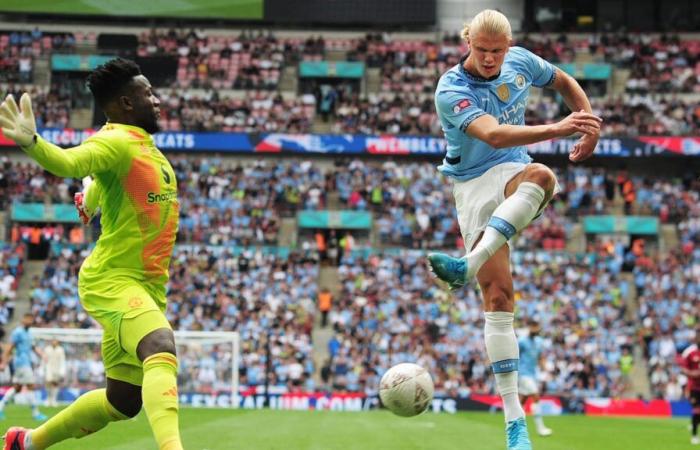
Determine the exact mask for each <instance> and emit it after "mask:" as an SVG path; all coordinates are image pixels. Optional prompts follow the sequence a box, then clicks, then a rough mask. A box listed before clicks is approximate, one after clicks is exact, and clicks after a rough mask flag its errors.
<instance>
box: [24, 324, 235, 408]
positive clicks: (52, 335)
mask: <svg viewBox="0 0 700 450" xmlns="http://www.w3.org/2000/svg"><path fill="white" fill-rule="evenodd" d="M31 334H32V336H33V338H34V345H36V346H37V347H39V348H40V349H42V348H44V347H46V346H48V345H51V342H52V341H53V340H57V341H58V342H59V344H60V345H61V346H62V347H63V349H64V351H65V354H66V375H65V378H64V380H63V382H62V388H61V391H60V394H59V401H66V402H70V401H72V400H74V399H75V398H77V397H78V396H79V395H80V394H81V393H83V392H85V391H88V390H91V389H95V388H97V387H101V386H104V385H105V376H104V365H103V364H102V356H101V354H100V344H101V342H102V330H101V329H76V328H32V329H31ZM175 344H176V345H177V356H178V362H179V370H178V380H177V381H178V390H179V392H180V403H181V404H183V405H190V406H206V407H226V408H237V407H238V404H239V400H238V395H237V393H238V361H239V335H238V333H236V332H224V331H221V332H218V331H211V332H209V331H175ZM37 369H38V370H37V373H36V376H37V381H38V382H39V383H40V384H41V382H42V381H43V380H44V367H43V363H39V364H38V366H37Z"/></svg>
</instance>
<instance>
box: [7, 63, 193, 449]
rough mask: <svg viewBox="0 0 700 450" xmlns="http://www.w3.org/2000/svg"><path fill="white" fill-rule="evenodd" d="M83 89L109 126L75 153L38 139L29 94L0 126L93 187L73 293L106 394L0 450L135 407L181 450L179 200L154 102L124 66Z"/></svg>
mask: <svg viewBox="0 0 700 450" xmlns="http://www.w3.org/2000/svg"><path fill="white" fill-rule="evenodd" d="M87 83H88V87H89V88H90V90H91V91H92V93H93V96H94V97H95V102H96V103H97V105H99V107H100V108H101V109H102V110H103V111H104V113H105V115H106V116H107V118H108V122H107V124H106V125H105V126H104V127H102V129H100V131H99V132H97V133H96V134H95V135H93V136H91V137H90V138H88V139H87V140H86V141H85V142H83V144H82V145H80V146H78V147H75V148H71V149H68V150H62V149H60V148H59V147H56V146H54V145H52V144H50V143H48V142H46V141H44V140H43V139H42V138H41V137H39V136H37V134H36V125H35V121H34V115H33V113H32V104H31V100H30V98H29V95H27V94H24V95H22V98H21V99H20V107H19V108H18V107H17V104H16V103H15V100H14V98H13V97H12V96H11V95H9V96H8V97H7V99H6V100H5V101H4V102H3V103H2V105H0V126H1V127H2V131H3V133H4V135H5V136H6V137H8V138H10V139H12V140H14V141H15V142H16V143H17V144H18V145H19V146H20V147H21V148H22V149H23V150H24V151H25V152H26V153H27V154H28V155H29V156H31V157H32V158H33V159H35V160H36V161H37V162H38V163H39V164H41V165H42V166H43V167H44V168H45V169H47V170H48V171H49V172H52V173H53V174H55V175H57V176H59V177H71V178H83V177H85V176H87V175H92V176H93V177H94V179H95V181H96V183H99V187H100V192H99V206H100V207H101V211H102V220H101V224H102V235H101V236H100V238H99V240H98V241H97V245H96V246H95V249H94V250H93V252H92V253H91V254H90V256H89V257H88V258H87V259H86V260H85V262H84V263H83V265H82V267H81V269H80V278H79V283H78V288H79V293H80V300H81V303H82V305H83V307H84V308H85V310H86V311H87V312H88V313H89V314H90V315H91V316H92V317H93V318H95V319H96V320H97V321H98V322H99V323H100V324H101V325H102V327H103V328H104V338H103V341H102V358H103V360H104V366H105V372H106V377H107V387H106V389H97V390H94V391H90V392H88V393H86V394H84V395H82V396H81V397H80V398H78V399H77V400H76V401H75V402H74V403H72V404H71V405H70V406H69V407H68V408H66V409H64V410H63V411H61V412H60V413H58V414H57V415H56V416H54V417H52V418H51V419H50V420H49V421H47V422H46V423H44V424H43V425H41V426H40V427H38V428H36V429H34V430H26V429H23V428H17V427H14V428H10V429H9V430H8V431H7V433H6V434H5V447H4V448H5V450H42V449H45V448H48V447H50V446H52V445H53V444H55V443H57V442H60V441H63V440H66V439H70V438H78V439H79V438H82V437H84V436H86V435H88V434H91V433H94V432H96V431H98V430H100V429H102V428H104V427H105V426H106V425H107V424H108V423H109V422H114V421H117V420H125V419H128V418H130V417H134V416H136V415H137V414H138V412H139V411H140V410H141V407H142V406H143V407H144V408H145V410H146V415H147V416H148V420H149V422H150V425H151V429H152V430H153V434H154V435H155V439H156V441H157V442H158V448H159V449H160V450H180V449H182V443H181V442H180V435H179V430H178V396H177V384H176V375H177V358H176V356H175V338H174V335H173V331H172V329H171V327H170V324H169V323H168V321H167V319H166V318H165V305H166V299H165V284H166V282H167V281H168V266H169V264H170V257H171V254H172V250H173V246H174V244H175V236H176V233H177V227H178V201H177V185H176V179H175V173H174V172H173V169H172V167H171V165H170V163H169V162H168V160H167V159H165V157H164V156H163V154H162V153H161V152H160V151H159V150H158V149H157V148H156V147H155V145H154V142H153V137H152V136H151V133H155V132H156V131H157V130H158V116H159V106H160V101H159V100H158V98H156V96H155V94H154V93H153V90H152V88H151V84H150V83H149V81H148V79H147V78H146V77H144V76H143V75H141V71H140V69H139V67H138V66H137V65H136V64H135V63H133V62H131V61H128V60H124V59H114V60H111V61H109V62H107V63H106V64H104V65H102V66H100V67H98V68H96V69H95V70H94V71H93V72H92V73H91V74H90V75H89V76H88V79H87ZM79 200H80V199H76V203H79ZM78 206H80V205H78ZM79 210H80V207H79ZM82 214H83V212H81V216H82ZM83 219H85V218H83Z"/></svg>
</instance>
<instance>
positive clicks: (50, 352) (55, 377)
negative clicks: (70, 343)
mask: <svg viewBox="0 0 700 450" xmlns="http://www.w3.org/2000/svg"><path fill="white" fill-rule="evenodd" d="M42 359H43V360H44V371H45V378H46V393H47V399H46V406H58V389H59V388H60V386H61V382H62V381H63V379H64V378H65V377H66V352H65V350H63V347H62V346H61V345H60V344H59V343H58V341H57V340H56V339H54V340H53V341H51V345H49V346H47V347H46V348H44V351H43V358H42Z"/></svg>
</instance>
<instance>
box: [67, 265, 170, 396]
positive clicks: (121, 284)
mask: <svg viewBox="0 0 700 450" xmlns="http://www.w3.org/2000/svg"><path fill="white" fill-rule="evenodd" d="M79 291H80V302H81V304H82V305H83V308H85V310H86V311H87V313H88V314H90V316H91V317H92V318H93V319H95V320H96V321H97V322H99V324H100V325H102V328H103V329H104V335H103V337H102V361H103V362H104V366H105V373H106V375H107V378H111V379H114V380H119V381H124V382H127V383H130V384H133V385H136V386H141V383H142V380H143V368H142V363H141V361H139V359H138V357H137V355H136V348H137V347H138V344H139V342H141V339H143V338H144V336H146V335H148V334H149V333H151V332H153V331H155V330H158V329H160V328H167V329H169V330H171V329H172V328H171V327H170V323H168V319H167V318H166V317H165V304H166V303H165V295H164V294H162V293H161V292H157V290H156V289H154V288H151V287H149V286H148V285H147V284H142V283H139V282H137V281H134V280H133V279H125V278H124V277H119V278H111V277H104V278H103V279H101V280H99V281H97V282H95V281H90V282H89V283H84V284H83V283H81V284H80V289H79Z"/></svg>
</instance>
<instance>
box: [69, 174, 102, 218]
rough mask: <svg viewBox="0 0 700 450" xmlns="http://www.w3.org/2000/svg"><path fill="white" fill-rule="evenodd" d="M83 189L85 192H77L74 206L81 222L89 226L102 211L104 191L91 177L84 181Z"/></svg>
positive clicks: (74, 197)
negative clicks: (101, 204)
mask: <svg viewBox="0 0 700 450" xmlns="http://www.w3.org/2000/svg"><path fill="white" fill-rule="evenodd" d="M83 187H84V189H83V192H76V193H75V195H74V196H73V204H74V205H75V208H76V209H77V210H78V216H80V220H81V221H82V222H83V224H85V225H87V224H89V223H90V222H92V219H93V218H94V217H95V216H96V215H97V213H98V212H99V211H100V202H101V200H102V198H101V197H102V189H101V188H100V185H99V183H97V182H96V181H93V180H92V179H91V178H90V177H85V178H84V179H83Z"/></svg>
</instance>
